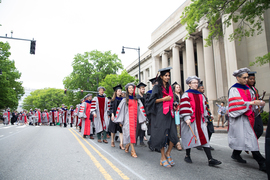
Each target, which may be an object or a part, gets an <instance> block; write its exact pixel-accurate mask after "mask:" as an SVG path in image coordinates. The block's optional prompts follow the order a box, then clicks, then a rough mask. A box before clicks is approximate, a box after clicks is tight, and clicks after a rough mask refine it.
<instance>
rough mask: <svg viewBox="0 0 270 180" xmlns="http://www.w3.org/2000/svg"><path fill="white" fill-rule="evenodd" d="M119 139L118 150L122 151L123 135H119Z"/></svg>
mask: <svg viewBox="0 0 270 180" xmlns="http://www.w3.org/2000/svg"><path fill="white" fill-rule="evenodd" d="M119 139H120V145H119V146H120V148H121V149H124V146H123V133H119Z"/></svg>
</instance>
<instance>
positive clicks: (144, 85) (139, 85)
mask: <svg viewBox="0 0 270 180" xmlns="http://www.w3.org/2000/svg"><path fill="white" fill-rule="evenodd" d="M146 86H147V85H146V84H144V83H142V82H140V83H139V84H138V85H137V86H136V87H137V88H140V87H146Z"/></svg>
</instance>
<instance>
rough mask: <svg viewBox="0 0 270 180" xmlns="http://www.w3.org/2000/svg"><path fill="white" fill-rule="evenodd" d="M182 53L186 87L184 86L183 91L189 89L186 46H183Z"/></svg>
mask: <svg viewBox="0 0 270 180" xmlns="http://www.w3.org/2000/svg"><path fill="white" fill-rule="evenodd" d="M182 54H183V74H184V87H182V89H183V91H186V90H187V89H188V87H187V85H186V79H187V77H188V76H187V56H186V48H185V47H183V48H182Z"/></svg>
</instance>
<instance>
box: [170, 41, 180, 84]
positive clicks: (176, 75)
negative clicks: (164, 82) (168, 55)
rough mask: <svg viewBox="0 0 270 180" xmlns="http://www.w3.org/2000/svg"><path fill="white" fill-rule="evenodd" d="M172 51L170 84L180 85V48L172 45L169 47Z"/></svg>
mask: <svg viewBox="0 0 270 180" xmlns="http://www.w3.org/2000/svg"><path fill="white" fill-rule="evenodd" d="M171 49H172V54H173V56H172V58H173V59H172V68H173V69H172V71H173V73H172V74H173V76H172V77H171V79H172V80H171V82H172V83H174V82H175V81H176V82H177V83H179V84H180V82H181V68H180V56H179V49H180V46H179V45H177V44H174V45H173V46H171Z"/></svg>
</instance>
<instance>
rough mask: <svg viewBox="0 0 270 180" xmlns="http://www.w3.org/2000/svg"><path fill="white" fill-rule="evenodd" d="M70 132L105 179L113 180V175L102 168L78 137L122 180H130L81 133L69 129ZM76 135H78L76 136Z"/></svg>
mask: <svg viewBox="0 0 270 180" xmlns="http://www.w3.org/2000/svg"><path fill="white" fill-rule="evenodd" d="M69 131H70V132H71V133H72V134H73V136H74V137H75V138H76V139H77V141H78V142H79V144H80V145H81V146H82V148H83V149H84V151H85V152H86V153H87V154H88V156H89V157H90V158H91V160H92V161H93V163H94V164H95V166H96V167H97V168H98V169H99V171H100V172H101V173H102V175H103V176H104V178H105V179H112V177H111V175H110V174H109V173H108V172H107V171H106V170H105V169H104V168H103V167H102V165H101V164H100V163H99V162H98V160H97V159H96V158H95V157H94V156H93V155H92V153H91V152H90V151H89V150H88V149H87V147H86V146H85V145H84V144H83V143H82V141H81V140H80V139H79V138H78V137H77V136H76V134H77V135H78V136H80V137H81V138H82V139H83V140H84V141H85V142H86V143H87V144H88V145H89V146H90V147H91V148H92V149H93V150H94V151H95V152H96V153H97V154H98V155H99V156H100V157H101V158H102V159H103V160H104V161H105V162H106V163H107V164H108V165H109V166H111V168H112V169H113V170H114V171H115V172H117V174H118V175H119V176H120V177H121V178H122V179H129V177H127V176H126V175H125V174H124V173H123V172H122V171H121V170H120V169H118V168H117V167H116V166H115V165H114V164H113V163H112V162H111V161H109V160H108V159H107V158H106V157H105V156H103V155H102V154H101V153H100V152H99V151H98V150H97V149H96V148H95V147H94V146H92V145H91V144H90V143H89V142H88V141H86V140H85V139H84V138H83V137H82V136H81V135H80V134H79V133H77V132H76V131H75V130H73V129H71V128H70V129H69ZM74 133H76V134H74Z"/></svg>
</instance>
